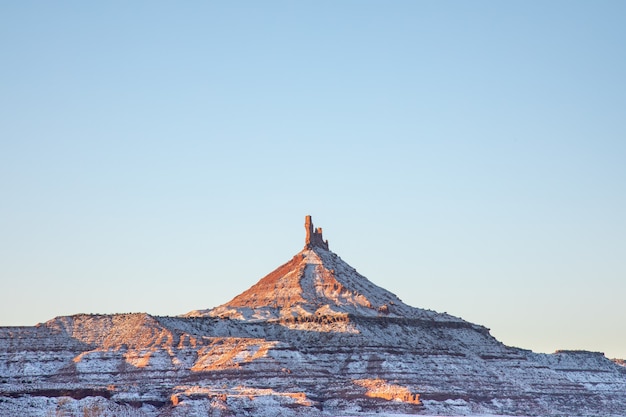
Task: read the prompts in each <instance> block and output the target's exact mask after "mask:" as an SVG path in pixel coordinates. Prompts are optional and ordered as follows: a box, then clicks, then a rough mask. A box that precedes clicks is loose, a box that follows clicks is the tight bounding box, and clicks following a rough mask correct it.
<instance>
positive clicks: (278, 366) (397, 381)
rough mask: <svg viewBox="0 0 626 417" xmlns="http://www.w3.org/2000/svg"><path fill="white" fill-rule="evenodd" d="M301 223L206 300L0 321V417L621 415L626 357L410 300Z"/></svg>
mask: <svg viewBox="0 0 626 417" xmlns="http://www.w3.org/2000/svg"><path fill="white" fill-rule="evenodd" d="M305 227H306V230H307V238H306V241H305V248H304V249H303V250H302V251H301V252H299V253H298V254H297V255H296V256H295V257H293V258H292V259H291V260H290V261H289V262H287V263H285V264H284V265H282V266H280V267H279V268H277V269H276V270H275V271H273V272H272V273H270V274H268V275H267V276H266V277H264V278H263V279H261V280H260V281H259V282H258V283H257V284H255V285H254V286H252V287H251V288H250V289H248V290H247V291H245V292H244V293H242V294H240V295H239V296H237V297H235V298H234V299H233V300H231V301H230V302H228V303H226V304H224V305H222V306H219V307H217V308H214V309H208V310H197V311H193V312H191V313H188V314H186V315H184V316H181V317H156V316H151V315H148V314H121V315H76V316H71V317H59V318H56V319H53V320H50V321H48V322H46V323H43V324H40V325H37V326H35V327H17V328H8V327H5V328H0V416H16V415H19V416H38V417H39V416H46V417H47V416H50V415H60V416H89V417H93V416H150V417H156V416H193V415H198V416H206V415H222V416H225V415H236V416H248V415H250V416H275V415H284V416H335V415H355V416H356V415H363V414H367V413H390V414H391V413H395V414H412V415H415V414H425V415H428V414H430V415H435V414H440V415H441V414H444V415H467V414H485V413H489V414H506V415H545V416H557V415H568V416H598V415H603V416H626V394H625V393H626V368H625V367H624V366H623V362H619V361H618V362H617V363H615V362H612V361H610V360H608V359H607V358H605V357H604V355H603V354H601V353H593V352H584V351H558V352H556V353H554V354H551V355H546V354H536V353H533V352H531V351H528V350H522V349H517V348H512V347H507V346H504V345H503V344H502V343H500V342H498V341H497V340H496V339H495V338H493V337H492V336H491V335H490V334H489V331H488V329H486V328H485V327H482V326H479V325H476V324H472V323H469V322H466V321H464V320H462V319H459V318H456V317H453V316H450V315H447V314H438V313H435V312H432V311H427V310H422V309H418V308H414V307H411V306H408V305H406V304H405V303H403V302H402V301H401V300H400V299H399V298H398V297H396V296H395V295H394V294H392V293H390V292H388V291H386V290H384V289H383V288H380V287H378V286H376V285H375V284H373V283H372V282H370V281H369V280H367V279H366V278H365V277H363V276H362V275H360V274H359V273H358V272H356V270H355V269H354V268H352V267H351V266H349V265H348V264H347V263H345V262H344V261H343V260H341V258H339V257H338V256H337V255H336V254H334V253H332V252H331V251H329V250H328V242H327V241H324V240H323V239H322V236H321V229H313V224H312V221H311V220H310V218H308V219H307V222H306V223H305ZM315 236H317V237H315Z"/></svg>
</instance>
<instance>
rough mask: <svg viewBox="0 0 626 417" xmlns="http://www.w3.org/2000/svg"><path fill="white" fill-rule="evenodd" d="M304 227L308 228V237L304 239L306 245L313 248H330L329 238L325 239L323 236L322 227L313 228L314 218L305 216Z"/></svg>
mask: <svg viewBox="0 0 626 417" xmlns="http://www.w3.org/2000/svg"><path fill="white" fill-rule="evenodd" d="M304 228H305V229H306V238H305V241H304V247H305V248H307V249H311V248H313V247H318V248H323V249H326V250H328V240H324V238H323V237H322V228H321V227H318V228H317V229H314V228H313V220H311V216H306V217H305V218H304Z"/></svg>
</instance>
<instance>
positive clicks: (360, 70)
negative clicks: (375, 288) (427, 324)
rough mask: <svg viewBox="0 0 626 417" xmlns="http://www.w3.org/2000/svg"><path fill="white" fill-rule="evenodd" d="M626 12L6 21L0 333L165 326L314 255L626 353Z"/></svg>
mask: <svg viewBox="0 0 626 417" xmlns="http://www.w3.org/2000/svg"><path fill="white" fill-rule="evenodd" d="M625 51H626V2H623V1H593V2H590V1H569V0H568V1H549V2H544V1H507V2H501V1H491V2H484V1H483V2H481V1H474V2H467V1H432V2H425V1H385V2H382V1H376V2H372V1H339V2H337V1H315V2H312V1H298V2H294V1H285V2H272V1H267V2H258V1H249V2H245V1H239V2H226V1H224V2H205V1H202V2H193V1H190V2H156V1H150V2H139V1H136V2H130V3H129V2H123V1H120V2H113V1H111V2H81V1H76V2H44V1H39V2H31V1H19V2H9V1H5V2H2V3H1V4H0V53H1V62H2V65H0V283H1V288H2V292H1V297H2V302H1V303H0V325H18V324H19V325H33V324H35V323H38V322H43V321H46V320H49V319H51V318H53V317H55V316H58V315H67V314H74V313H81V312H86V313H113V312H129V311H147V312H149V313H153V314H168V315H176V314H182V313H185V312H187V311H190V310H193V309H199V308H208V307H212V306H215V305H218V304H221V303H223V302H226V301H228V300H229V299H230V298H232V297H233V296H234V295H236V294H238V293H239V292H241V291H243V290H244V289H246V288H247V287H249V286H250V285H252V284H253V283H255V282H256V281H257V280H258V279H259V278H261V277H262V276H263V275H265V274H266V273H268V272H270V271H271V270H272V269H274V268H275V267H276V266H278V265H280V264H282V263H283V262H285V261H287V260H289V259H290V258H291V256H292V255H294V254H295V253H296V252H298V251H299V250H300V249H301V247H302V245H303V239H304V228H303V220H304V216H305V215H306V214H311V215H312V216H313V220H314V221H315V223H316V225H318V226H322V227H323V228H324V231H325V237H326V238H328V239H329V240H330V247H331V249H332V250H334V251H335V252H337V253H338V254H339V255H340V256H341V257H342V258H343V259H344V260H346V261H347V262H348V263H350V264H352V265H353V266H354V267H356V268H357V269H358V270H359V272H361V273H363V274H364V275H366V276H367V277H368V278H370V279H371V280H372V281H373V282H375V283H377V284H378V285H381V286H383V287H385V288H387V289H389V290H390V291H393V292H395V293H396V294H398V295H399V296H400V297H401V298H402V299H403V300H404V301H405V302H407V303H409V304H411V305H414V306H418V307H423V308H429V309H433V310H437V311H446V312H448V313H451V314H454V315H457V316H461V317H463V318H465V319H466V320H470V321H472V322H476V323H480V324H483V325H485V326H487V327H489V328H491V329H492V334H494V335H495V336H496V337H497V338H499V339H500V340H502V341H503V342H505V343H507V344H509V345H515V346H520V347H524V348H529V349H533V350H535V351H548V352H549V351H554V350H555V349H559V348H568V349H589V350H599V351H603V352H606V354H607V355H608V356H610V357H622V358H626V332H624V319H625V318H626V307H625V303H624V296H625V295H626V162H625V161H626V126H625V124H626V53H625Z"/></svg>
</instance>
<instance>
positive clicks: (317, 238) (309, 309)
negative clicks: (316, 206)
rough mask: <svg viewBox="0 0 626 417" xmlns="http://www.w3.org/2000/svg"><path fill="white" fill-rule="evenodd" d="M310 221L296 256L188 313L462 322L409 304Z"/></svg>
mask: <svg viewBox="0 0 626 417" xmlns="http://www.w3.org/2000/svg"><path fill="white" fill-rule="evenodd" d="M304 226H305V230H306V239H305V246H304V248H303V249H302V250H301V251H300V252H299V253H297V254H296V255H295V256H294V257H293V258H292V259H291V260H290V261H288V262H287V263H285V264H283V265H281V266H279V267H278V268H276V269H275V270H274V271H272V272H270V273H269V274H268V275H266V276H265V277H263V278H262V279H261V280H259V281H258V282H257V283H256V284H254V285H253V286H252V287H250V288H249V289H247V290H246V291H244V292H242V293H241V294H239V295H238V296H236V297H235V298H233V299H232V300H231V301H229V302H227V303H226V304H223V305H221V306H218V307H216V308H213V309H207V310H196V311H192V312H189V313H187V314H186V315H187V316H211V317H229V318H233V319H239V320H283V319H295V318H307V317H309V318H310V317H317V316H347V315H352V316H362V317H363V316H364V317H378V316H385V317H396V318H421V319H429V320H436V321H462V320H460V319H458V318H456V317H452V316H449V315H447V314H438V313H435V312H433V311H428V310H423V309H419V308H415V307H411V306H409V305H407V304H405V303H403V302H402V301H401V300H400V299H399V298H398V297H397V296H396V295H395V294H393V293H391V292H390V291H387V290H386V289H384V288H382V287H379V286H377V285H376V284H374V283H372V282H371V281H370V280H368V279H367V278H366V277H364V276H363V275H361V274H359V273H358V272H357V271H356V269H354V268H353V267H352V266H350V265H348V263H346V262H345V261H343V260H342V259H341V258H340V257H339V256H338V255H337V254H335V253H333V252H331V251H330V250H329V249H328V241H325V240H324V239H323V237H322V229H321V228H319V227H318V228H314V227H313V221H312V220H311V216H306V217H305V223H304Z"/></svg>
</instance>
